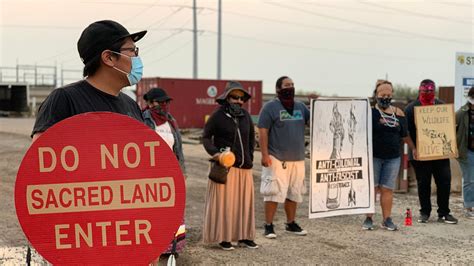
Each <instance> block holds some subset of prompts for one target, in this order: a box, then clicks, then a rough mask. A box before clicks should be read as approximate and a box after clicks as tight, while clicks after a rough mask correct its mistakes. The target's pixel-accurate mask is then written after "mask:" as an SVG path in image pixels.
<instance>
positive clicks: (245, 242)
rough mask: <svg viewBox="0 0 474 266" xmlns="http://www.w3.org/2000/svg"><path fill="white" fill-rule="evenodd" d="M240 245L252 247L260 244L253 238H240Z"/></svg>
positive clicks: (254, 247)
mask: <svg viewBox="0 0 474 266" xmlns="http://www.w3.org/2000/svg"><path fill="white" fill-rule="evenodd" d="M239 246H241V247H246V248H251V249H256V248H258V245H257V244H256V243H255V242H253V241H252V240H248V239H244V240H239Z"/></svg>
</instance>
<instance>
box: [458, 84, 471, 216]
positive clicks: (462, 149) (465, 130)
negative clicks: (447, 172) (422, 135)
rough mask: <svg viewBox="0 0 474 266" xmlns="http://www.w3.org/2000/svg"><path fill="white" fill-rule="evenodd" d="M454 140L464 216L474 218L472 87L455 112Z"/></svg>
mask: <svg viewBox="0 0 474 266" xmlns="http://www.w3.org/2000/svg"><path fill="white" fill-rule="evenodd" d="M456 140H457V145H458V151H459V157H458V161H459V165H460V166H461V170H462V178H463V179H462V181H463V182H462V183H463V199H464V208H465V209H466V212H465V216H466V217H467V218H470V219H474V87H471V89H470V90H469V93H468V102H467V103H466V104H465V105H464V106H462V107H461V108H460V109H459V110H458V111H457V112H456Z"/></svg>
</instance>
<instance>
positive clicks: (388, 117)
mask: <svg viewBox="0 0 474 266" xmlns="http://www.w3.org/2000/svg"><path fill="white" fill-rule="evenodd" d="M377 110H378V111H379V113H380V116H381V117H382V119H383V121H384V122H385V125H387V126H388V127H397V126H398V119H397V117H396V115H395V110H394V109H393V107H392V106H391V105H390V110H392V113H391V114H386V113H385V112H382V111H381V110H380V108H379V106H378V104H377Z"/></svg>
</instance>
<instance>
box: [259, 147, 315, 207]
mask: <svg viewBox="0 0 474 266" xmlns="http://www.w3.org/2000/svg"><path fill="white" fill-rule="evenodd" d="M270 159H271V160H272V165H271V166H270V167H262V182H265V180H273V182H277V185H278V189H277V190H276V191H275V193H274V194H273V195H271V196H268V195H267V196H265V195H264V196H263V200H264V201H272V202H278V203H283V202H285V200H286V199H289V200H291V201H294V202H302V201H303V194H305V193H306V184H305V181H304V177H305V168H304V160H303V161H290V162H282V161H280V160H278V159H277V158H275V157H273V156H272V155H270ZM270 182H271V181H270Z"/></svg>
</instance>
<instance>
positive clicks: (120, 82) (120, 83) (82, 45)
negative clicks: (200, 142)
mask: <svg viewBox="0 0 474 266" xmlns="http://www.w3.org/2000/svg"><path fill="white" fill-rule="evenodd" d="M146 32H147V31H140V32H137V33H133V34H130V33H129V32H128V31H127V29H125V28H124V27H123V26H122V25H120V24H119V23H117V22H115V21H112V20H102V21H97V22H94V23H92V24H90V25H89V26H88V27H87V28H86V29H84V31H83V32H82V34H81V36H80V38H79V41H78V42H77V49H78V51H79V55H80V57H81V60H82V62H83V63H84V70H83V76H84V79H83V80H81V81H78V82H75V83H72V84H69V85H66V86H64V87H61V88H58V89H55V90H54V91H53V92H52V93H51V94H50V95H49V96H48V97H47V98H46V100H45V101H44V102H43V103H42V104H41V106H40V107H39V111H38V116H37V118H36V122H35V125H34V128H33V132H32V134H31V136H32V137H33V141H34V140H36V139H37V138H38V137H39V136H40V135H41V133H42V132H44V131H46V130H47V129H48V128H49V127H51V126H52V125H54V124H56V123H57V122H60V121H61V120H63V119H66V118H68V117H71V116H74V115H77V114H81V113H86V112H98V111H108V112H114V113H120V114H124V115H128V116H130V117H132V118H135V119H137V120H139V121H143V119H142V115H141V111H140V108H139V106H138V105H137V103H136V102H135V101H133V100H132V99H131V98H130V97H128V96H127V95H125V94H124V93H122V92H120V91H121V90H122V88H124V87H126V86H131V85H135V84H137V83H138V81H139V80H140V79H141V77H142V74H143V64H142V62H141V59H140V57H139V56H138V47H137V46H135V42H137V41H138V40H140V39H141V38H142V37H143V36H145V34H146Z"/></svg>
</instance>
